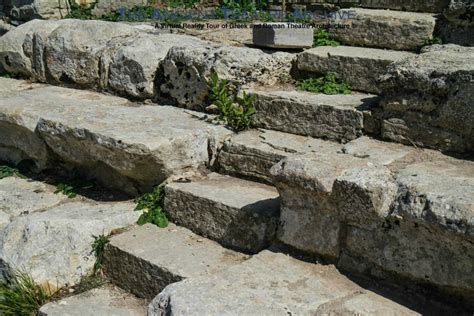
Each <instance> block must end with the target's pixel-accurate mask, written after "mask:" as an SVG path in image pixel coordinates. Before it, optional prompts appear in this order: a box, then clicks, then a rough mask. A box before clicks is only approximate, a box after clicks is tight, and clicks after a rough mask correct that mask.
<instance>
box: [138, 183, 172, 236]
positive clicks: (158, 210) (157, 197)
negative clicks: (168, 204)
mask: <svg viewBox="0 0 474 316" xmlns="http://www.w3.org/2000/svg"><path fill="white" fill-rule="evenodd" d="M164 191H165V184H161V185H159V186H157V187H155V188H154V189H153V192H150V193H145V194H144V195H142V196H140V197H139V198H137V199H135V203H137V206H136V207H135V210H136V211H143V214H142V215H141V216H140V217H139V218H138V221H137V224H138V225H144V224H147V223H151V224H154V225H156V226H158V227H161V228H165V227H167V226H168V219H167V218H166V214H165V213H164V212H163V208H162V205H163V200H164Z"/></svg>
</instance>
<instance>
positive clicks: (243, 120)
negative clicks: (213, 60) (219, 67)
mask: <svg viewBox="0 0 474 316" xmlns="http://www.w3.org/2000/svg"><path fill="white" fill-rule="evenodd" d="M209 98H210V100H211V102H212V103H213V104H214V105H215V106H216V107H217V109H218V111H219V116H218V118H219V119H220V120H222V121H223V122H224V123H225V124H227V125H228V126H229V127H230V128H232V130H234V131H236V132H239V131H242V130H244V129H247V128H248V127H249V126H250V123H251V117H252V115H254V114H255V112H256V111H255V107H254V106H253V102H254V97H253V96H250V95H248V94H246V93H245V92H244V93H243V97H242V98H240V97H234V95H233V94H232V93H230V92H229V88H228V82H227V80H220V79H219V76H218V75H217V73H215V72H213V73H212V75H211V80H210V82H209Z"/></svg>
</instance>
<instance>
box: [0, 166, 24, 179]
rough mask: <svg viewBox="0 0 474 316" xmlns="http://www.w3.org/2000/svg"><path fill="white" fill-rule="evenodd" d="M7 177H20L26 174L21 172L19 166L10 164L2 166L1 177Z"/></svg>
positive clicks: (0, 169) (0, 167)
mask: <svg viewBox="0 0 474 316" xmlns="http://www.w3.org/2000/svg"><path fill="white" fill-rule="evenodd" d="M7 177H18V178H23V179H24V178H26V177H25V176H24V175H22V174H21V173H20V171H19V170H18V169H17V168H12V167H10V166H5V165H3V166H0V179H3V178H7Z"/></svg>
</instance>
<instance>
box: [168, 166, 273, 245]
mask: <svg viewBox="0 0 474 316" xmlns="http://www.w3.org/2000/svg"><path fill="white" fill-rule="evenodd" d="M164 210H165V212H166V214H167V215H168V216H169V218H170V219H171V220H172V221H173V222H175V223H177V224H179V225H181V226H184V227H187V228H189V229H191V230H192V231H194V232H195V233H197V234H199V235H202V236H206V237H208V238H211V239H213V240H216V241H217V242H219V243H220V244H222V245H224V246H228V247H231V248H237V249H239V250H242V251H245V252H251V253H256V252H258V251H260V250H261V249H263V248H264V247H266V246H268V245H269V243H270V242H272V240H273V238H274V235H275V231H276V226H277V224H278V216H279V210H280V201H279V198H278V192H277V191H276V189H275V188H274V187H271V186H268V185H264V184H260V183H256V182H251V181H246V180H241V179H238V178H233V177H229V176H222V175H219V174H216V173H213V174H210V175H208V176H207V177H206V178H205V179H202V180H198V181H192V182H175V183H170V184H168V185H167V186H166V189H165V205H164Z"/></svg>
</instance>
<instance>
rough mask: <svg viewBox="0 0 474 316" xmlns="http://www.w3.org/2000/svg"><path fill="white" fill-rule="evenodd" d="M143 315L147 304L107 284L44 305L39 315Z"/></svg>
mask: <svg viewBox="0 0 474 316" xmlns="http://www.w3.org/2000/svg"><path fill="white" fill-rule="evenodd" d="M84 315H98V316H101V315H104V316H105V315H113V316H143V315H146V304H145V302H144V301H142V300H139V299H137V298H136V297H134V296H133V295H130V294H128V293H126V292H125V291H123V290H121V289H119V288H116V287H113V286H110V285H106V286H103V287H100V288H97V289H93V290H90V291H87V292H85V293H82V294H79V295H76V296H72V297H68V298H64V299H62V300H60V301H58V302H52V303H48V304H46V305H44V306H43V307H41V309H40V310H39V316H84Z"/></svg>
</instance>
